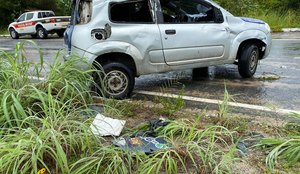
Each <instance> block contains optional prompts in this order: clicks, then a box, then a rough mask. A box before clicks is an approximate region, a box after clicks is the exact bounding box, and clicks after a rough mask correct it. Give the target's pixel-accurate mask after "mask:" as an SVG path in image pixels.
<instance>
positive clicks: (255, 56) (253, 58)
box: [250, 51, 258, 72]
mask: <svg viewBox="0 0 300 174" xmlns="http://www.w3.org/2000/svg"><path fill="white" fill-rule="evenodd" d="M257 60H258V52H257V51H252V53H251V57H250V70H251V71H252V72H253V71H254V70H255V68H256V65H257Z"/></svg>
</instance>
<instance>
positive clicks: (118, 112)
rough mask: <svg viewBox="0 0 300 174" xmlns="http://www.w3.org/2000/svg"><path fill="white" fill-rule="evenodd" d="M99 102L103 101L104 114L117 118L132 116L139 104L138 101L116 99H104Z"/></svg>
mask: <svg viewBox="0 0 300 174" xmlns="http://www.w3.org/2000/svg"><path fill="white" fill-rule="evenodd" d="M101 102H103V104H102V106H103V108H104V114H106V115H109V116H114V117H117V118H121V117H123V118H126V117H134V116H135V112H136V110H137V109H138V108H139V106H140V104H141V103H140V102H135V101H127V100H123V101H121V100H116V99H104V100H102V101H101Z"/></svg>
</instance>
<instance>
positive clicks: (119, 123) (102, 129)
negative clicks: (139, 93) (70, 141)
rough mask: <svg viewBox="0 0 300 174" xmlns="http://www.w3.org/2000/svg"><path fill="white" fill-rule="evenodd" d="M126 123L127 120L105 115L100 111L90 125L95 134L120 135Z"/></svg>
mask: <svg viewBox="0 0 300 174" xmlns="http://www.w3.org/2000/svg"><path fill="white" fill-rule="evenodd" d="M125 123H126V121H125V120H118V119H113V118H109V117H105V116H104V115H102V114H100V113H99V114H97V116H96V118H95V119H94V121H93V123H92V124H91V126H90V127H91V130H92V132H93V134H94V135H99V136H120V134H121V132H122V130H123V128H124V126H125Z"/></svg>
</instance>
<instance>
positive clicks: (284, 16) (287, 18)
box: [249, 10, 300, 32]
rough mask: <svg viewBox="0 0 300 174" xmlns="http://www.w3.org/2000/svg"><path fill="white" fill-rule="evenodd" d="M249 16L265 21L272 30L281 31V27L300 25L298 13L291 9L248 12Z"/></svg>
mask: <svg viewBox="0 0 300 174" xmlns="http://www.w3.org/2000/svg"><path fill="white" fill-rule="evenodd" d="M249 16H250V17H254V18H257V19H260V20H263V21H265V22H267V23H268V24H269V25H270V27H271V29H272V32H281V31H282V29H283V28H299V27H300V17H299V15H298V14H297V13H296V12H294V11H291V10H289V11H285V12H282V11H274V10H268V11H264V12H258V13H254V14H249Z"/></svg>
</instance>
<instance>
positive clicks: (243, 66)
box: [238, 44, 259, 78]
mask: <svg viewBox="0 0 300 174" xmlns="http://www.w3.org/2000/svg"><path fill="white" fill-rule="evenodd" d="M258 59H259V50H258V47H257V46H256V45H254V44H250V45H246V46H245V47H244V49H243V51H242V53H241V57H240V59H239V62H238V69H239V73H240V75H241V76H242V77H243V78H250V77H253V75H254V74H255V72H256V69H257V64H258Z"/></svg>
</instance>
